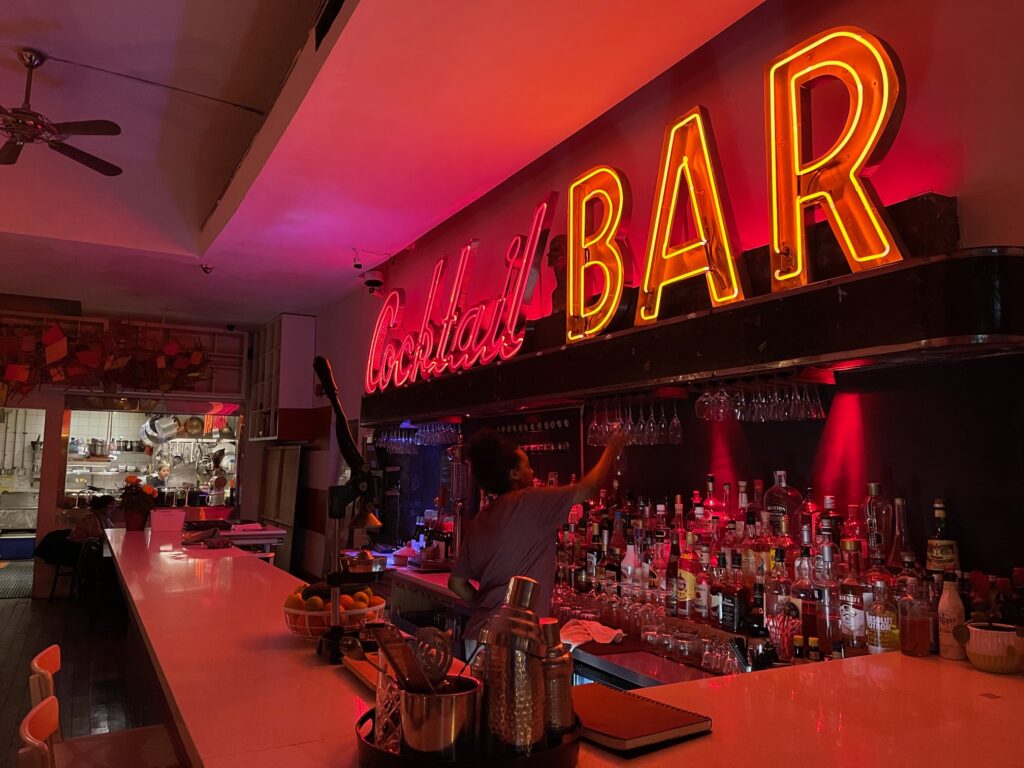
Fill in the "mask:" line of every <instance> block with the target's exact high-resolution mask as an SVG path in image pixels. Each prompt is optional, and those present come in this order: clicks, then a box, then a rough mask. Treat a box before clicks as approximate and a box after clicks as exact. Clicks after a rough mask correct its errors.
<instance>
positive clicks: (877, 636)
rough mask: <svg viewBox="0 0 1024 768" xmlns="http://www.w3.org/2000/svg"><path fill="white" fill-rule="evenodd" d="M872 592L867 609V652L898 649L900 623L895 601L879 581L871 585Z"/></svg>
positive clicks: (883, 651)
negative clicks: (869, 605)
mask: <svg viewBox="0 0 1024 768" xmlns="http://www.w3.org/2000/svg"><path fill="white" fill-rule="evenodd" d="M872 592H873V593H874V596H873V599H872V601H871V607H870V608H868V611H867V625H868V653H885V652H887V651H898V650H899V649H900V624H899V615H898V614H897V612H896V603H894V602H893V600H892V598H891V597H889V590H888V588H887V587H886V586H885V585H884V584H881V583H875V585H874V586H873V587H872Z"/></svg>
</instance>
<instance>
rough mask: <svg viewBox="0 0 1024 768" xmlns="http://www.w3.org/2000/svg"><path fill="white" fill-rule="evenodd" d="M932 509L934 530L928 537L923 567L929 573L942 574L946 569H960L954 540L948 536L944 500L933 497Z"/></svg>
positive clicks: (958, 555)
mask: <svg viewBox="0 0 1024 768" xmlns="http://www.w3.org/2000/svg"><path fill="white" fill-rule="evenodd" d="M932 511H933V514H934V515H935V532H934V533H933V534H932V535H931V536H930V537H929V538H928V554H927V558H926V560H925V566H924V567H925V570H927V571H928V573H929V574H932V575H935V574H940V575H943V574H945V572H946V571H956V570H959V569H960V554H959V552H958V551H957V545H956V541H954V540H953V539H951V538H950V536H949V527H948V521H947V519H946V502H945V501H943V500H942V499H935V501H934V502H933V504H932Z"/></svg>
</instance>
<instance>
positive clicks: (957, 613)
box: [929, 542, 967, 659]
mask: <svg viewBox="0 0 1024 768" xmlns="http://www.w3.org/2000/svg"><path fill="white" fill-rule="evenodd" d="M929 543H930V542H929ZM963 623H964V604H963V602H962V601H961V600H960V595H958V594H957V592H956V574H955V573H953V572H952V571H947V572H946V574H945V576H944V577H943V583H942V597H941V598H939V656H941V657H942V658H944V659H965V658H967V654H966V652H965V651H964V647H963V646H962V645H960V643H958V642H957V641H956V638H954V637H953V629H954V628H955V627H958V626H959V625H961V624H963Z"/></svg>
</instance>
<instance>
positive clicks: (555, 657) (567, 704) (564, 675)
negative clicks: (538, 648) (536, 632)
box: [540, 619, 576, 745]
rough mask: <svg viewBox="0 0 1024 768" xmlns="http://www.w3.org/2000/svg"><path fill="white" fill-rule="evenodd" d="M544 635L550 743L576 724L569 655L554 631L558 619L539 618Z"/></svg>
mask: <svg viewBox="0 0 1024 768" xmlns="http://www.w3.org/2000/svg"><path fill="white" fill-rule="evenodd" d="M540 631H541V635H542V636H543V638H544V661H543V668H544V728H545V730H546V731H547V735H548V739H549V740H550V741H551V743H552V745H557V744H558V743H559V739H560V738H561V735H562V734H563V733H566V732H567V731H571V730H572V729H573V728H574V727H575V725H576V711H575V709H574V708H573V704H572V656H571V655H569V650H568V649H567V648H566V647H565V645H564V644H563V643H562V638H561V637H559V634H558V619H541V620H540Z"/></svg>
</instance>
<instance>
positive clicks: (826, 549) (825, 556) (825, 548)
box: [821, 544, 832, 563]
mask: <svg viewBox="0 0 1024 768" xmlns="http://www.w3.org/2000/svg"><path fill="white" fill-rule="evenodd" d="M821 559H822V561H824V562H826V563H831V562H832V545H831V544H824V545H822V547H821Z"/></svg>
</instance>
